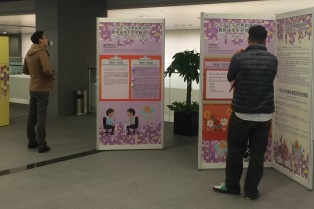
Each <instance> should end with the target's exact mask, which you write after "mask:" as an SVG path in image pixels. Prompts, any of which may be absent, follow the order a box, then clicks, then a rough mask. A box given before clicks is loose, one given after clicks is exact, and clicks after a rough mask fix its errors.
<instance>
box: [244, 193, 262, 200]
mask: <svg viewBox="0 0 314 209" xmlns="http://www.w3.org/2000/svg"><path fill="white" fill-rule="evenodd" d="M258 197H259V192H256V193H255V195H253V196H252V197H251V196H246V197H245V199H247V200H256V199H257V198H258Z"/></svg>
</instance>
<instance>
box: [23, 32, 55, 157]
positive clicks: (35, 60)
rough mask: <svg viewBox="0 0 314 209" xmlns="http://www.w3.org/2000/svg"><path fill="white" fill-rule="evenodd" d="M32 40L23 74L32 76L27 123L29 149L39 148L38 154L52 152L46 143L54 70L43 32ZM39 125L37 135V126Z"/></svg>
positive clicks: (38, 33)
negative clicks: (47, 116) (48, 109)
mask: <svg viewBox="0 0 314 209" xmlns="http://www.w3.org/2000/svg"><path fill="white" fill-rule="evenodd" d="M31 40H32V42H33V45H32V46H31V48H30V49H29V50H28V52H27V54H26V57H25V59H24V64H23V73H24V74H27V75H30V83H29V91H30V100H29V115H28V121H27V138H28V148H36V147H38V152H39V153H43V152H47V151H49V150H50V147H49V146H48V145H47V142H46V140H45V139H46V113H47V107H48V99H49V92H50V91H51V90H52V89H53V87H54V74H55V72H54V70H52V68H51V65H50V61H49V54H48V51H47V49H46V48H47V46H48V39H47V37H46V36H45V35H44V32H43V31H36V32H35V33H34V34H33V35H32V37H31ZM36 125H37V134H36V131H35V126H36Z"/></svg>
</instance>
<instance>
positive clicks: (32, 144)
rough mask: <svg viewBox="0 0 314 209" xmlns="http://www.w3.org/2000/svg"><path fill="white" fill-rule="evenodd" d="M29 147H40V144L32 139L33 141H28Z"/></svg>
mask: <svg viewBox="0 0 314 209" xmlns="http://www.w3.org/2000/svg"><path fill="white" fill-rule="evenodd" d="M27 147H28V149H32V148H37V147H38V144H37V142H36V141H34V142H33V141H31V142H28V146H27Z"/></svg>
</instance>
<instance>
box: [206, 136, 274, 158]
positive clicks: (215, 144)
mask: <svg viewBox="0 0 314 209" xmlns="http://www.w3.org/2000/svg"><path fill="white" fill-rule="evenodd" d="M271 143H272V141H271V138H269V140H268V145H267V150H266V153H265V156H264V162H265V163H270V162H271ZM227 149H228V146H227V141H226V140H216V141H203V142H202V163H225V162H226V158H227V151H228V150H227Z"/></svg>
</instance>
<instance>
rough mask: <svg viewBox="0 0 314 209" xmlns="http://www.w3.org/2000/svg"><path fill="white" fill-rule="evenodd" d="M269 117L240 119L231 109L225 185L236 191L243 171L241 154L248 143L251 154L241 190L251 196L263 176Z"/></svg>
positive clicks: (238, 189)
mask: <svg viewBox="0 0 314 209" xmlns="http://www.w3.org/2000/svg"><path fill="white" fill-rule="evenodd" d="M270 125H271V120H269V121H266V122H255V121H247V120H242V119H241V118H239V117H237V116H236V115H235V113H234V112H232V115H231V117H230V121H229V125H228V137H227V139H228V154H227V164H226V181H225V182H226V186H227V188H228V190H230V191H232V192H235V193H238V192H240V190H241V187H240V179H241V175H242V171H243V154H244V152H245V151H246V147H247V144H248V142H249V146H250V151H251V156H250V160H249V167H248V170H247V174H246V177H245V183H244V193H245V195H246V196H247V197H253V196H254V195H255V194H256V192H257V191H258V190H257V187H258V185H259V183H260V181H261V179H262V176H263V169H264V155H265V152H266V148H267V144H268V132H269V129H270Z"/></svg>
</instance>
